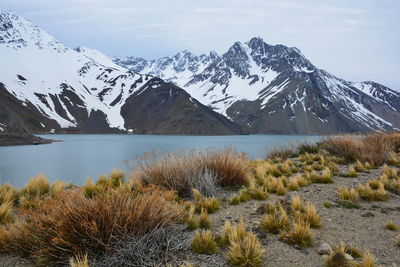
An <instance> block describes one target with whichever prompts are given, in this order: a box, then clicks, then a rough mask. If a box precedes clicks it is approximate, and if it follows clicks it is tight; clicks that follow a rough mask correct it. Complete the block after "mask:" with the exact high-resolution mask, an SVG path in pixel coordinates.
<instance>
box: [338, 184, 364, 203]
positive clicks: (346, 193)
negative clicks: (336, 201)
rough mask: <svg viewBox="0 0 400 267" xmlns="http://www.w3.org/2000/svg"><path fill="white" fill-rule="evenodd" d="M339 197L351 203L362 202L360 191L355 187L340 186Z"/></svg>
mask: <svg viewBox="0 0 400 267" xmlns="http://www.w3.org/2000/svg"><path fill="white" fill-rule="evenodd" d="M338 196H339V198H340V199H343V200H349V201H351V202H358V201H359V200H360V195H359V194H358V191H357V190H356V189H355V188H353V187H349V188H347V187H344V186H340V187H339V188H338Z"/></svg>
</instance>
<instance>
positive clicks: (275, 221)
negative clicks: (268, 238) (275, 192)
mask: <svg viewBox="0 0 400 267" xmlns="http://www.w3.org/2000/svg"><path fill="white" fill-rule="evenodd" d="M289 225H290V223H289V217H288V215H287V213H286V210H285V209H284V208H283V207H282V205H281V204H278V205H277V206H276V207H275V208H274V209H273V210H272V212H270V213H268V214H266V215H264V216H263V217H262V218H261V221H260V228H261V230H262V231H263V232H266V233H273V234H277V233H279V232H281V231H285V230H286V229H287V228H288V227H289Z"/></svg>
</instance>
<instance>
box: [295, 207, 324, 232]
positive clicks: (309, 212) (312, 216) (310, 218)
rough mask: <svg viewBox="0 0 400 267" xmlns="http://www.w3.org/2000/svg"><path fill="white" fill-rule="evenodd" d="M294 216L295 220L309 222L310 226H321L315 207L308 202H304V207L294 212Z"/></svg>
mask: <svg viewBox="0 0 400 267" xmlns="http://www.w3.org/2000/svg"><path fill="white" fill-rule="evenodd" d="M295 218H296V220H297V221H300V222H305V223H306V224H309V225H310V227H311V228H320V227H321V226H322V222H321V218H320V216H319V214H318V213H317V209H316V208H315V206H314V205H313V204H312V203H310V202H307V203H306V204H305V206H304V209H303V210H302V211H301V212H296V213H295Z"/></svg>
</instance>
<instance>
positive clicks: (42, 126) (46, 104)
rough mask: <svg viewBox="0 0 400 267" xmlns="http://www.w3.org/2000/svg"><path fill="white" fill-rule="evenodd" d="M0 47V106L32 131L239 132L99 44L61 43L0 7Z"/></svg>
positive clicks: (194, 101) (236, 126) (225, 120)
mask: <svg viewBox="0 0 400 267" xmlns="http://www.w3.org/2000/svg"><path fill="white" fill-rule="evenodd" d="M0 55H1V62H0V83H1V85H0V93H1V94H2V95H1V98H0V108H1V110H2V113H3V114H4V117H5V116H6V115H5V114H6V113H7V117H15V118H17V119H18V121H19V122H20V123H21V125H22V127H23V128H25V129H27V130H30V131H33V132H56V133H57V132H79V133H91V132H95V133H110V132H138V133H154V134H162V133H170V134H237V133H241V132H242V130H241V127H239V126H238V125H237V124H235V123H233V122H231V121H230V120H228V119H226V118H225V117H223V116H221V115H220V114H218V113H216V112H214V111H213V110H212V109H211V108H209V107H206V106H203V105H201V104H200V103H199V102H197V101H196V100H194V98H193V97H191V96H190V95H189V94H188V93H186V92H185V91H184V90H182V89H181V88H179V87H177V86H175V85H172V84H169V83H167V82H165V81H163V80H161V79H159V78H155V77H153V76H151V75H147V74H139V73H136V72H133V71H130V70H127V69H125V68H124V67H121V66H118V65H116V64H115V63H113V62H112V60H111V59H109V58H108V57H107V56H105V55H104V54H102V53H101V52H99V51H95V50H92V49H89V48H77V49H71V48H68V47H66V46H64V45H63V44H62V43H60V42H59V41H57V40H56V39H55V38H54V37H52V36H51V35H49V34H48V33H46V32H45V31H43V30H42V29H40V28H38V27H37V26H35V25H34V24H33V23H31V22H30V21H28V20H26V19H24V18H22V17H21V16H18V15H15V14H12V13H8V12H1V13H0ZM138 99H140V101H139V100H138ZM6 100H7V101H6ZM145 103H148V104H149V105H147V106H146V105H145ZM161 115H162V116H161ZM0 118H1V117H0ZM161 119H162V120H161ZM0 123H2V124H5V121H1V120H0ZM161 124H162V126H161ZM0 132H1V129H0Z"/></svg>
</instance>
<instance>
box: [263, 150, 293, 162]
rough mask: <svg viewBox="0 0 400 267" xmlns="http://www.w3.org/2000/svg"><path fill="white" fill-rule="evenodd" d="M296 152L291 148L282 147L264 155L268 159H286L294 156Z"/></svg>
mask: <svg viewBox="0 0 400 267" xmlns="http://www.w3.org/2000/svg"><path fill="white" fill-rule="evenodd" d="M296 155H297V153H296V152H295V151H294V150H293V148H282V149H278V148H276V149H274V150H272V151H271V152H269V153H268V154H267V156H266V157H265V158H266V159H267V160H268V159H283V160H286V159H288V158H293V157H296Z"/></svg>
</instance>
